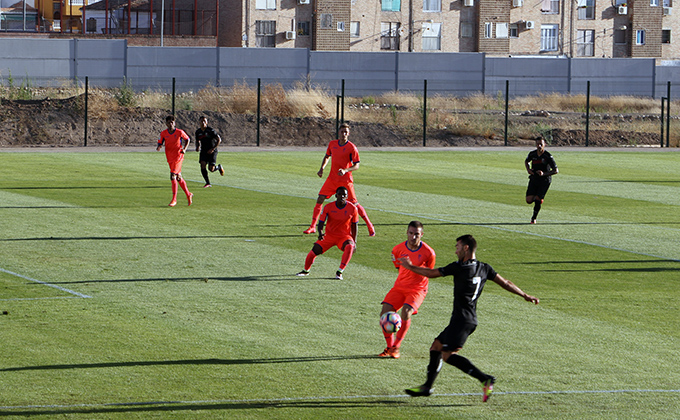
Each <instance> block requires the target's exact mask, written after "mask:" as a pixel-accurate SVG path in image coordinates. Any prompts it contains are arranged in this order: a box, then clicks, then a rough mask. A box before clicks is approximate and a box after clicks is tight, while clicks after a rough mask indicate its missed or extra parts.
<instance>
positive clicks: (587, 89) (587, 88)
mask: <svg viewBox="0 0 680 420" xmlns="http://www.w3.org/2000/svg"><path fill="white" fill-rule="evenodd" d="M589 141H590V80H588V82H587V84H586V147H588V143H589Z"/></svg>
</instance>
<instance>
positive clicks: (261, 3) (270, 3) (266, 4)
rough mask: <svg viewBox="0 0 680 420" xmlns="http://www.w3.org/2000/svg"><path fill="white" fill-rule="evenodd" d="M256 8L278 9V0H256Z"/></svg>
mask: <svg viewBox="0 0 680 420" xmlns="http://www.w3.org/2000/svg"><path fill="white" fill-rule="evenodd" d="M251 4H252V3H251ZM255 8H256V9H266V10H276V0H255Z"/></svg>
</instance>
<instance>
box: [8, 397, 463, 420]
mask: <svg viewBox="0 0 680 420" xmlns="http://www.w3.org/2000/svg"><path fill="white" fill-rule="evenodd" d="M361 398H362V399H361V400H359V399H357V398H356V397H355V398H351V397H350V398H347V399H344V400H343V399H342V397H337V398H335V397H334V398H333V399H331V398H328V399H314V400H311V399H312V398H310V400H304V399H303V398H300V400H298V401H295V400H293V399H287V398H281V399H278V400H277V399H275V398H272V399H271V400H269V401H238V400H227V401H219V400H216V401H214V402H211V401H196V402H193V401H186V402H182V401H169V402H163V401H152V402H137V403H134V402H132V403H108V404H106V403H105V404H92V405H90V406H87V407H83V406H73V407H64V406H61V407H50V406H45V408H41V407H30V408H25V407H21V408H17V409H10V410H2V411H1V412H0V416H38V415H51V416H54V415H65V414H107V413H147V412H148V413H154V412H157V413H162V412H183V411H187V412H199V411H206V410H253V409H263V408H276V409H279V410H281V409H286V408H289V409H300V408H310V409H319V408H338V409H361V408H372V407H376V408H378V407H381V406H385V407H390V408H394V407H395V406H398V405H404V406H407V405H408V406H412V405H411V404H410V401H411V400H407V399H400V400H399V399H394V398H385V397H379V396H376V397H374V398H375V399H374V400H371V399H369V398H371V397H361ZM469 405H471V404H446V405H439V406H442V407H456V406H459V407H463V406H469ZM216 414H217V413H216ZM236 414H237V413H233V412H232V413H230V415H236ZM243 414H244V415H245V412H244V413H243ZM310 414H312V413H310ZM272 417H275V416H274V415H272ZM312 417H313V416H312Z"/></svg>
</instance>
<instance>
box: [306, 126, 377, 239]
mask: <svg viewBox="0 0 680 420" xmlns="http://www.w3.org/2000/svg"><path fill="white" fill-rule="evenodd" d="M339 134H340V138H339V139H337V140H333V141H331V142H330V143H329V144H328V147H327V148H326V155H325V156H324V157H323V160H322V161H321V169H319V172H317V173H316V174H317V175H318V176H319V178H322V177H323V170H324V168H325V167H326V165H327V164H328V160H329V159H331V158H332V159H331V171H330V172H329V173H328V178H326V182H324V184H323V186H322V187H321V191H319V197H318V198H317V199H316V205H315V206H314V211H313V212H312V224H311V225H310V226H309V228H308V229H307V230H305V231H304V233H306V234H310V233H314V232H316V224H317V222H318V220H319V215H320V214H321V206H322V205H323V202H324V201H326V199H327V198H329V197H331V196H332V195H333V194H335V192H336V190H337V189H338V187H345V188H346V189H347V193H348V196H347V201H349V202H350V203H352V204H354V205H355V206H356V207H357V210H358V211H359V216H361V218H362V219H364V222H366V226H367V227H368V234H369V235H370V236H375V229H374V228H373V224H372V223H371V221H370V220H369V218H368V215H367V214H366V210H364V208H363V207H362V206H361V204H359V202H358V201H357V197H356V194H355V193H354V178H353V177H352V171H355V170H357V169H359V150H357V147H356V146H355V145H354V143H352V142H351V141H349V125H348V124H342V125H341V126H340V130H339Z"/></svg>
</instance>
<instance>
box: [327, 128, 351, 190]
mask: <svg viewBox="0 0 680 420" xmlns="http://www.w3.org/2000/svg"><path fill="white" fill-rule="evenodd" d="M326 156H330V157H331V171H330V173H329V174H328V180H331V181H332V182H333V183H334V184H335V185H337V186H339V187H340V186H345V185H346V184H347V183H348V182H354V178H352V172H347V173H346V174H345V175H343V176H339V175H338V170H339V169H347V168H349V167H350V166H352V165H354V164H355V163H357V162H359V150H357V147H356V146H355V145H354V143H352V142H351V141H349V140H348V141H347V143H345V144H344V145H342V146H340V141H339V140H333V141H332V142H330V143H329V144H328V148H326ZM333 193H334V194H335V192H333Z"/></svg>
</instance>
